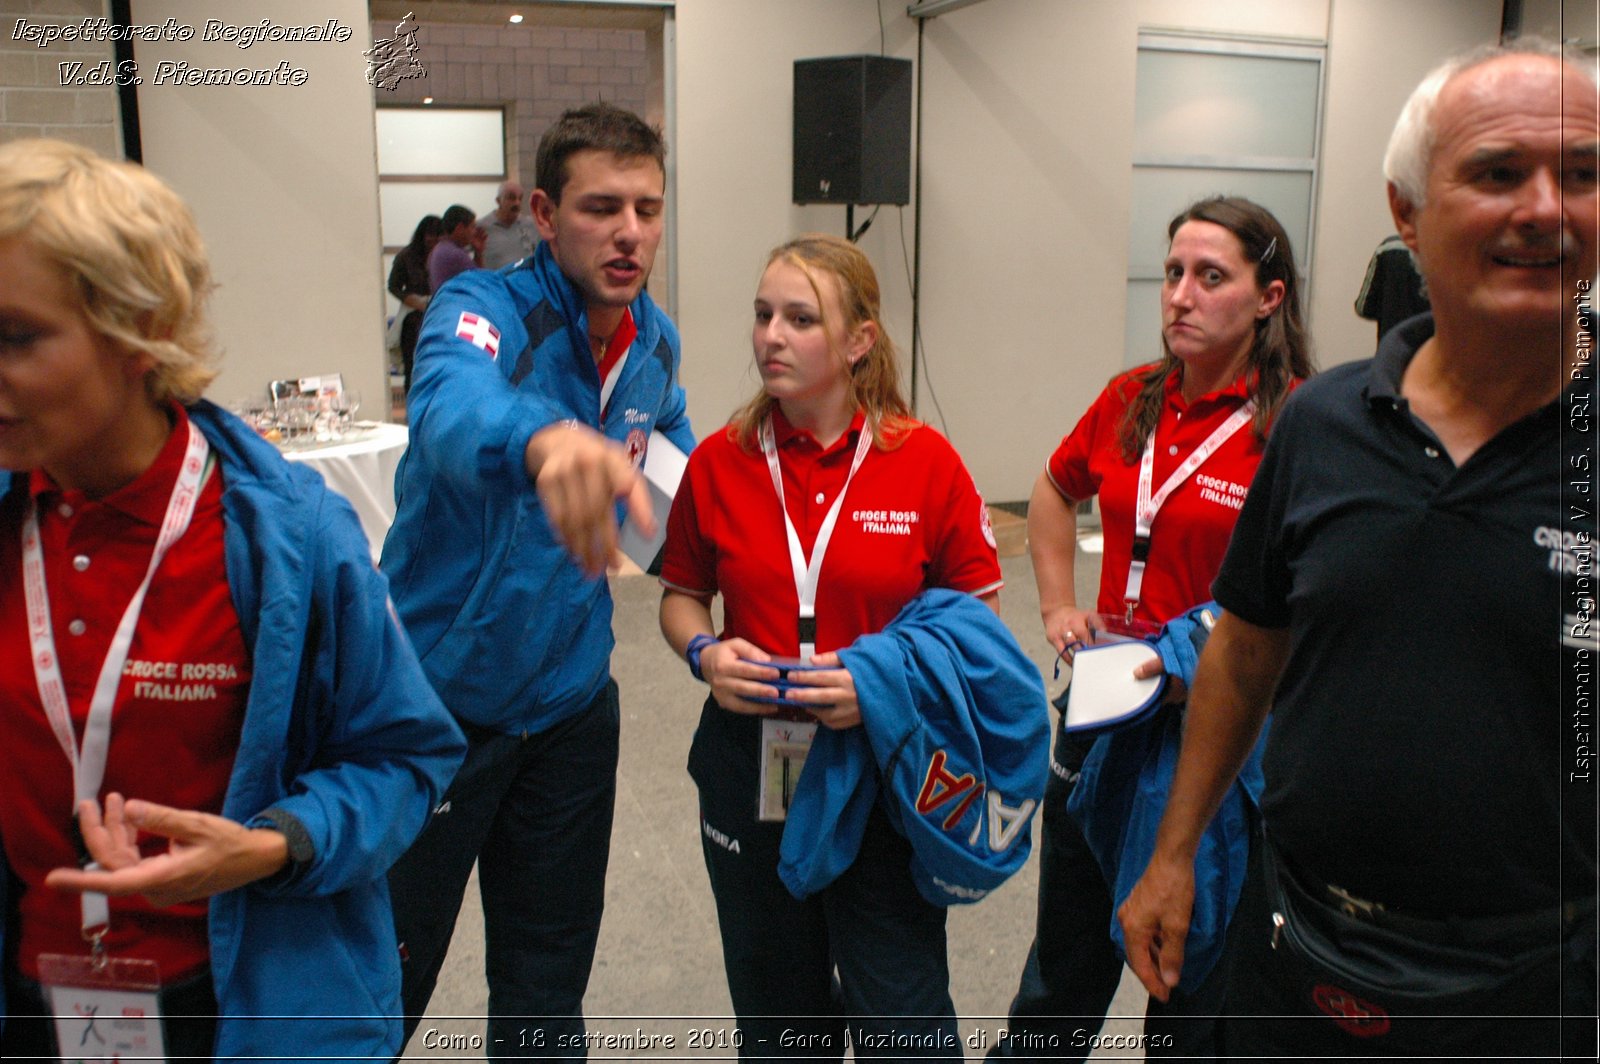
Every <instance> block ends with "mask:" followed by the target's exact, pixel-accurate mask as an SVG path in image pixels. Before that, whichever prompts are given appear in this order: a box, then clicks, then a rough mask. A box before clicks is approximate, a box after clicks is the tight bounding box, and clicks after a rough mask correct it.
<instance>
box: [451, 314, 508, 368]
mask: <svg viewBox="0 0 1600 1064" xmlns="http://www.w3.org/2000/svg"><path fill="white" fill-rule="evenodd" d="M456 336H457V338H458V339H462V340H465V341H467V343H469V344H471V345H472V346H473V347H478V348H482V349H483V350H484V351H486V352H488V354H489V357H490V358H496V357H498V356H499V354H500V330H499V329H496V328H495V327H494V326H493V325H491V324H489V319H488V318H482V317H479V316H478V315H476V314H472V313H469V312H467V311H462V313H461V317H460V318H459V319H458V320H457V321H456Z"/></svg>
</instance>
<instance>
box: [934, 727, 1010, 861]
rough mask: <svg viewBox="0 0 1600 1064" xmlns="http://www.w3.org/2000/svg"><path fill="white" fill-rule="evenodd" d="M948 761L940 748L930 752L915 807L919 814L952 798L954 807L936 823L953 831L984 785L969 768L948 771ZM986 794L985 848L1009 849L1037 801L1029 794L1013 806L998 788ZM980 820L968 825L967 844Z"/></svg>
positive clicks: (976, 835)
mask: <svg viewBox="0 0 1600 1064" xmlns="http://www.w3.org/2000/svg"><path fill="white" fill-rule="evenodd" d="M949 763H950V757H949V755H948V754H947V753H945V751H944V750H942V749H941V750H935V751H934V752H933V757H931V758H930V759H929V760H928V771H927V772H926V773H924V774H923V777H922V790H921V791H920V792H918V794H917V804H916V810H917V813H918V815H920V816H931V815H932V814H934V813H936V812H937V811H938V810H939V809H941V808H942V807H944V806H946V805H949V804H950V803H951V802H954V803H955V807H954V808H953V809H951V810H950V812H949V814H948V815H946V816H945V818H944V822H943V823H942V824H940V825H939V826H940V828H942V829H943V830H945V831H954V830H955V829H956V826H957V825H958V824H960V823H961V818H962V817H964V816H966V815H967V810H968V809H970V808H972V803H974V802H975V801H977V800H978V798H979V796H981V795H982V794H983V793H984V791H985V789H986V788H985V786H984V784H982V783H980V782H978V778H977V777H976V776H974V775H973V774H972V773H970V772H967V773H963V774H962V775H960V776H957V775H955V774H954V773H952V772H951V771H950V770H949V769H948V768H947V767H946V766H947V765H948V764H949ZM988 796H989V797H988V807H987V811H988V814H989V815H988V817H987V820H988V823H989V849H990V850H992V851H994V852H995V853H1003V852H1004V851H1006V850H1008V849H1010V848H1011V844H1012V843H1014V842H1016V841H1017V838H1018V837H1019V836H1020V835H1021V834H1022V831H1023V828H1024V827H1025V826H1026V825H1027V823H1028V818H1029V817H1031V816H1032V815H1033V810H1034V807H1035V806H1036V805H1037V804H1038V803H1037V802H1036V801H1035V800H1034V799H1032V798H1029V799H1028V800H1027V801H1025V802H1023V803H1022V804H1021V805H1019V806H1015V807H1013V806H1008V805H1006V804H1005V799H1004V798H1002V797H1001V795H1000V792H998V791H995V790H989V792H988ZM984 820H985V818H984V817H982V816H980V817H979V818H978V821H977V823H975V824H973V825H972V835H971V837H970V838H969V839H968V844H969V845H973V846H976V845H977V844H978V838H979V832H981V831H982V829H983V824H984Z"/></svg>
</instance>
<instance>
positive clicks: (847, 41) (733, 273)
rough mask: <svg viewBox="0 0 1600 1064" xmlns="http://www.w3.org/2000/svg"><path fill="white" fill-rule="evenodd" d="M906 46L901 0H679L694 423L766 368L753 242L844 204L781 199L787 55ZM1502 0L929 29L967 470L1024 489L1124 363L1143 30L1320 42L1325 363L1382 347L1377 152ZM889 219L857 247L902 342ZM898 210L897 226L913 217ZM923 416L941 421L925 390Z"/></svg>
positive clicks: (1320, 329) (1018, 495)
mask: <svg viewBox="0 0 1600 1064" xmlns="http://www.w3.org/2000/svg"><path fill="white" fill-rule="evenodd" d="M875 6H877V7H881V9H882V14H883V18H884V21H885V24H886V28H887V38H888V50H889V54H891V55H899V56H903V57H912V56H914V55H915V48H916V43H915V37H916V30H915V25H914V23H913V22H912V21H911V20H909V19H907V18H906V17H905V4H904V3H901V2H899V0H878V3H877V4H876V5H875V3H874V0H814V2H808V3H805V4H795V3H791V2H789V0H679V4H678V15H677V18H678V56H677V60H678V70H679V78H680V91H679V96H678V140H679V143H678V144H677V145H675V146H674V150H675V151H676V152H677V159H678V165H679V167H680V172H679V176H680V182H679V189H680V192H679V201H678V211H679V214H678V220H679V226H680V233H681V237H680V239H681V241H682V243H681V246H680V253H679V272H680V275H681V281H682V288H681V295H680V303H679V311H680V319H681V320H680V324H681V325H682V327H683V332H684V338H685V345H684V350H685V371H684V379H685V381H686V383H687V384H688V386H689V394H690V411H691V414H692V415H693V417H694V418H695V423H696V428H697V430H698V431H699V432H701V433H702V434H704V433H705V432H707V431H710V430H711V429H712V428H713V427H715V426H716V425H718V424H720V423H721V422H722V420H723V419H724V418H725V417H726V415H727V413H728V412H729V411H730V410H731V409H732V408H733V407H734V406H735V405H736V404H737V403H738V402H739V401H740V400H741V399H742V398H744V397H745V396H746V395H748V394H749V392H750V390H751V389H752V388H753V387H754V379H753V376H752V375H751V374H749V373H748V371H747V370H746V369H745V368H744V367H745V366H746V365H747V364H748V362H749V355H748V343H747V341H746V338H745V333H746V329H747V326H748V320H749V310H748V308H749V299H750V295H751V293H752V291H753V288H754V283H755V275H756V271H757V270H758V269H759V268H760V265H761V262H762V256H763V253H764V251H765V250H766V249H767V248H768V247H770V246H771V245H772V244H773V243H775V242H777V241H778V240H779V239H781V238H782V237H783V236H785V235H788V234H789V233H791V232H796V231H799V230H801V229H805V228H825V229H830V230H832V231H835V232H837V231H840V229H841V227H842V225H841V223H842V219H840V217H839V215H840V214H842V211H841V210H839V209H838V208H814V207H813V208H796V207H792V206H790V205H789V203H788V198H789V176H790V160H789V156H790V147H789V137H790V99H789V86H790V79H791V76H792V69H791V68H792V62H793V60H794V59H796V58H801V57H806V56H816V55H834V54H848V53H852V52H864V51H873V52H875V51H877V45H878V25H877V17H878V15H877V12H876V11H875V10H874V8H875ZM1500 9H1501V3H1500V0H1406V2H1405V3H1395V2H1393V0H1248V2H1240V0H1138V2H1137V3H1131V4H1130V3H1127V2H1126V0H986V2H984V3H980V4H976V5H973V6H970V7H967V8H963V9H961V10H959V11H955V12H953V13H951V14H948V15H944V16H941V17H939V18H937V19H933V20H931V21H929V23H928V25H927V27H926V37H925V41H924V69H923V71H922V77H923V91H924V93H925V94H926V101H925V106H924V109H923V123H924V125H923V130H922V137H923V140H922V147H923V192H922V195H923V214H922V217H923V248H922V255H923V277H922V282H923V306H922V328H923V337H924V346H925V351H926V354H927V369H928V374H927V377H928V378H929V379H931V381H932V384H933V386H934V388H935V389H936V393H937V396H938V399H939V400H940V406H942V408H943V414H944V418H943V421H944V424H945V426H946V427H947V429H948V431H949V434H950V436H951V438H952V439H953V440H954V441H955V444H956V446H957V447H958V448H959V449H960V451H961V452H962V455H963V456H964V457H965V458H966V460H967V464H968V465H969V467H971V469H972V471H973V474H974V475H975V476H976V478H977V480H978V485H979V487H980V488H981V489H982V490H983V492H984V493H985V495H986V496H988V497H989V498H991V499H996V500H1013V499H1022V498H1026V497H1027V494H1028V491H1029V488H1030V487H1031V485H1032V482H1033V480H1034V478H1035V477H1036V476H1037V472H1038V470H1039V469H1040V468H1041V466H1042V464H1043V462H1044V459H1045V456H1046V455H1047V454H1048V453H1049V451H1050V450H1051V448H1052V447H1053V446H1054V445H1055V443H1056V441H1057V440H1059V439H1060V437H1061V436H1062V434H1064V433H1065V432H1066V431H1068V430H1069V429H1070V428H1071V427H1072V424H1073V423H1074V422H1075V420H1076V419H1077V417H1078V416H1079V415H1080V414H1081V413H1082V411H1083V410H1084V409H1085V408H1087V406H1088V405H1089V403H1090V401H1091V400H1092V399H1093V398H1094V396H1095V395H1096V394H1097V393H1098V391H1099V390H1100V388H1101V387H1102V386H1103V385H1104V383H1105V381H1106V380H1107V379H1108V378H1109V377H1110V376H1111V375H1112V374H1113V373H1114V372H1115V371H1116V369H1117V367H1118V366H1119V365H1120V362H1121V351H1122V330H1123V304H1124V278H1125V276H1126V255H1127V251H1126V246H1127V226H1128V210H1129V200H1130V192H1129V184H1130V175H1131V170H1132V133H1131V125H1132V117H1133V92H1134V79H1135V48H1136V42H1137V34H1138V30H1139V28H1140V26H1141V25H1143V26H1151V27H1162V28H1174V27H1178V28H1191V29H1205V30H1210V31H1218V32H1232V33H1245V34H1254V35H1268V36H1291V37H1302V38H1313V39H1321V40H1326V41H1327V42H1328V45H1329V48H1328V53H1329V65H1328V82H1327V98H1326V112H1325V126H1324V139H1323V145H1322V158H1323V170H1322V178H1321V186H1320V202H1319V204H1318V217H1317V221H1318V232H1317V237H1316V252H1315V254H1316V257H1315V261H1314V262H1313V263H1312V264H1311V265H1312V266H1313V267H1314V270H1313V273H1314V274H1315V282H1314V283H1315V293H1314V299H1313V300H1312V303H1311V306H1310V314H1311V322H1312V328H1313V331H1314V334H1315V337H1316V341H1317V344H1318V349H1319V352H1320V359H1321V362H1322V364H1323V365H1331V364H1333V363H1336V362H1341V361H1346V360H1348V359H1351V358H1357V357H1364V356H1365V355H1367V354H1370V348H1371V343H1372V336H1373V330H1372V326H1371V325H1370V324H1368V323H1366V322H1362V321H1360V320H1359V319H1357V318H1356V317H1355V315H1354V312H1353V310H1352V309H1351V304H1352V302H1353V300H1354V298H1355V293H1356V289H1357V288H1358V287H1359V285H1360V282H1361V277H1362V274H1363V272H1364V270H1365V267H1366V262H1367V258H1368V256H1369V255H1370V253H1371V251H1372V248H1373V247H1374V246H1375V245H1376V244H1377V242H1378V240H1379V239H1381V238H1382V237H1383V236H1384V235H1385V234H1386V233H1387V232H1388V231H1389V227H1390V223H1389V219H1388V210H1387V207H1386V205H1385V203H1384V198H1383V184H1382V179H1381V177H1380V176H1379V174H1380V170H1379V162H1380V160H1381V157H1382V152H1383V146H1384V143H1385V141H1386V140H1387V137H1388V131H1389V128H1390V126H1391V125H1392V124H1393V121H1394V117H1395V115H1396V114H1397V113H1398V111H1399V108H1400V104H1401V103H1402V102H1403V100H1404V98H1405V96H1406V94H1407V93H1408V92H1409V91H1410V89H1411V87H1412V86H1413V85H1414V84H1415V83H1416V81H1417V80H1418V79H1419V78H1420V76H1421V74H1422V73H1423V72H1424V71H1425V70H1426V69H1427V68H1428V67H1430V66H1432V65H1433V63H1434V62H1436V61H1437V60H1438V59H1440V58H1442V57H1443V56H1445V55H1448V54H1450V53H1451V52H1454V51H1457V50H1459V49H1460V48H1461V47H1464V46H1467V45H1470V44H1474V43H1478V42H1480V41H1488V40H1492V39H1494V37H1495V35H1496V33H1497V31H1498V28H1499V20H1500ZM895 213H896V212H894V211H893V210H892V209H889V208H886V209H885V211H884V213H883V214H882V215H880V216H879V221H878V223H877V225H876V226H875V227H874V229H873V231H872V232H870V233H869V234H868V235H867V237H866V239H865V240H864V241H863V246H864V247H865V248H866V250H867V251H868V253H869V254H870V255H871V256H872V259H873V261H874V263H875V264H876V265H877V266H878V270H879V274H880V277H881V278H882V279H883V281H884V284H885V288H886V290H887V293H888V296H887V298H886V305H887V307H888V309H889V315H890V316H889V323H890V327H891V330H892V331H893V332H894V334H895V336H896V337H897V339H899V340H900V341H901V343H902V345H905V344H907V343H908V342H909V340H910V333H909V320H908V317H907V316H906V315H907V314H908V312H907V311H905V310H904V309H903V308H904V304H903V300H904V297H905V292H906V288H905V282H904V280H903V278H902V276H901V275H902V273H903V268H902V267H901V265H900V248H899V241H898V233H897V229H896V227H895V225H894V221H895V219H894V214H895ZM905 214H906V216H907V218H906V223H907V243H908V246H909V244H910V241H911V239H912V234H911V233H910V231H909V230H910V215H911V210H910V208H907V209H906V211H905ZM919 410H920V413H921V414H922V416H923V417H924V418H926V419H928V420H932V421H934V422H935V423H936V424H937V423H938V421H939V417H938V412H937V410H936V409H935V406H934V404H933V403H932V402H931V401H930V393H929V392H928V390H927V389H926V388H923V389H920V402H919Z"/></svg>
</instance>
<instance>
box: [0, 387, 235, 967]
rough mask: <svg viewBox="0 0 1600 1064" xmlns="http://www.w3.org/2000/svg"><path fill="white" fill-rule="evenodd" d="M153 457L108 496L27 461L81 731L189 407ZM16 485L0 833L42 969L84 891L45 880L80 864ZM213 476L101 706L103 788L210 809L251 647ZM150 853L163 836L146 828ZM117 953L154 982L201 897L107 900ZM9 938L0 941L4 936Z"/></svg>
mask: <svg viewBox="0 0 1600 1064" xmlns="http://www.w3.org/2000/svg"><path fill="white" fill-rule="evenodd" d="M173 409H174V411H175V414H174V417H175V421H176V423H175V425H174V428H173V432H172V433H171V435H170V436H169V437H168V439H167V442H166V445H165V446H164V447H163V448H162V450H161V453H160V454H159V455H158V456H157V457H156V460H155V462H154V463H153V464H152V465H151V466H150V468H149V469H147V470H146V471H145V472H144V473H143V474H141V475H140V476H139V477H138V478H137V479H136V480H134V481H133V483H131V484H128V485H127V486H125V487H123V488H121V489H119V490H117V491H115V492H112V493H111V494H110V495H107V496H106V497H105V498H103V499H90V498H88V497H87V496H85V495H84V494H83V493H82V492H79V491H63V490H61V489H60V488H59V487H57V486H56V485H55V483H54V482H53V481H52V480H51V479H50V477H49V476H48V475H47V474H45V473H43V472H40V471H35V472H34V474H33V476H32V481H31V484H30V487H29V494H31V496H32V497H33V498H34V499H35V500H36V501H37V505H38V514H39V534H40V538H41V540H42V541H43V547H44V565H45V582H46V586H47V588H48V593H49V598H50V617H51V622H52V625H53V627H54V631H55V640H56V652H57V656H58V658H59V659H60V662H61V675H62V680H63V682H64V684H65V685H66V690H67V700H68V703H69V707H70V709H71V713H72V720H73V723H74V725H75V727H76V729H77V734H78V736H79V737H80V738H81V736H82V734H83V725H84V720H85V719H86V718H87V716H88V712H89V701H90V698H91V697H92V695H93V691H94V685H95V681H96V680H97V679H98V677H99V675H100V668H101V665H102V664H103V663H104V661H105V657H106V653H107V651H108V650H109V649H110V646H111V639H112V636H113V634H114V633H115V631H116V627H117V623H118V621H120V620H121V618H122V613H123V611H124V610H125V609H126V608H127V605H128V602H129V601H130V600H131V599H132V597H133V593H134V591H135V589H136V588H137V587H138V586H139V583H140V581H141V580H143V579H144V573H145V569H146V568H147V567H148V566H149V564H150V554H151V551H152V550H154V548H155V542H156V536H157V534H158V532H159V531H160V526H161V521H162V518H163V516H164V515H165V513H166V509H167V501H168V499H169V497H170V496H171V493H172V485H173V483H174V482H175V481H176V480H177V476H178V469H179V467H180V465H181V464H182V460H183V455H184V450H185V447H186V445H187V443H188V428H187V425H188V415H187V414H185V413H184V412H183V411H182V409H181V408H178V407H176V406H174V408H173ZM25 503H26V499H25V498H24V497H23V493H21V492H13V493H11V495H10V496H9V497H8V498H7V499H6V501H5V503H4V505H3V507H0V574H6V575H0V734H3V735H4V736H5V741H4V743H3V744H0V840H3V842H4V846H5V857H6V863H7V864H8V865H9V866H10V870H11V873H12V874H13V875H15V876H17V877H18V878H19V879H20V880H21V881H22V892H21V897H20V898H16V899H13V900H14V901H15V902H16V903H17V905H18V907H19V909H20V912H21V934H20V939H19V942H18V943H17V947H18V955H17V958H18V963H19V965H20V967H21V969H22V971H23V972H24V973H25V974H26V975H28V976H29V977H30V978H37V977H38V964H37V961H38V956H39V954H40V953H69V954H84V953H87V952H88V946H87V945H86V944H85V943H84V941H83V938H82V934H81V925H82V910H81V908H80V905H79V900H78V895H76V894H67V893H63V892H60V891H56V890H52V889H50V888H48V887H45V886H44V884H43V880H44V876H45V873H47V872H49V871H50V870H51V869H52V868H58V867H62V866H71V865H75V864H77V854H76V851H75V849H74V847H73V843H72V836H71V835H70V834H69V821H70V814H71V811H72V807H73V801H72V770H71V767H70V765H69V764H68V762H67V757H66V754H65V753H64V752H63V751H62V749H61V746H60V744H59V743H58V742H57V740H56V737H55V733H54V732H53V731H52V730H51V728H50V723H49V720H48V718H47V717H46V716H45V712H44V705H43V702H42V701H41V700H40V697H39V689H38V684H37V682H36V681H35V678H34V672H33V667H32V665H31V663H30V661H29V653H28V646H29V644H28V631H27V612H26V604H25V601H24V599H23V591H22V580H21V573H22V548H21V529H22V520H23V516H24V513H25V506H24V504H25ZM222 539H223V514H222V476H221V470H220V468H217V467H215V466H213V468H212V469H211V471H210V473H209V475H208V477H207V480H206V482H205V483H204V485H203V486H202V488H201V492H200V498H199V501H198V504H197V506H196V508H195V513H194V518H193V520H192V522H191V524H190V526H189V529H188V531H187V532H185V533H184V535H183V538H181V539H180V540H178V541H177V542H176V543H174V544H173V545H172V549H171V550H169V551H168V552H167V556H166V557H165V558H164V559H163V560H162V562H161V566H160V568H158V569H157V570H156V574H155V578H154V580H152V581H151V585H150V590H149V594H148V596H147V598H146V599H145V604H144V609H143V611H142V612H141V614H140V617H139V624H138V627H137V629H136V630H135V632H134V638H133V645H132V647H131V648H130V650H129V653H128V660H127V664H126V665H125V666H124V668H123V679H122V686H121V689H120V691H119V693H118V696H117V702H116V705H115V708H114V709H113V711H112V719H111V742H110V747H109V751H108V754H107V758H106V774H105V782H104V785H103V787H102V789H101V794H102V796H104V795H105V794H107V793H109V792H111V791H117V792H120V793H121V794H123V795H125V796H127V797H130V798H144V799H148V800H150V801H154V802H159V803H161V804H163V805H171V806H175V807H177V808H179V809H199V810H203V811H205V812H210V813H217V812H220V811H221V809H222V799H223V793H224V791H225V790H226V789H227V784H228V776H229V773H230V772H231V771H232V769H233V760H234V753H235V751H236V750H237V749H238V746H239V732H240V728H241V726H242V723H243V720H244V706H245V698H246V694H247V689H248V685H249V681H250V662H249V654H248V652H247V650H246V648H245V644H244V639H243V636H242V635H241V633H240V631H239V618H238V616H237V614H236V613H235V612H234V608H233V601H232V599H231V597H230V595H229V592H228V580H227V573H226V570H225V568H224V564H223V549H222ZM145 845H146V847H147V852H161V851H164V850H165V849H166V840H165V839H149V840H145ZM105 942H106V945H107V947H108V949H109V950H110V951H111V953H112V954H114V955H118V956H128V957H143V958H150V959H154V960H155V961H156V962H157V964H158V965H159V966H160V971H161V977H162V979H163V981H166V982H170V981H174V980H180V979H183V978H185V977H186V976H189V975H191V974H193V973H195V972H197V971H198V970H200V969H201V968H203V967H204V965H205V963H206V960H207V957H208V956H209V950H208V948H207V945H206V903H205V902H204V901H199V902H193V903H190V904H186V905H175V906H171V907H168V908H165V909H154V908H152V907H151V906H150V905H148V904H147V903H145V902H144V901H143V900H142V899H139V898H112V899H111V928H110V931H109V932H108V934H107V935H106V939H105ZM8 945H9V943H8Z"/></svg>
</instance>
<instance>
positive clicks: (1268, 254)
mask: <svg viewBox="0 0 1600 1064" xmlns="http://www.w3.org/2000/svg"><path fill="white" fill-rule="evenodd" d="M1277 250H1278V238H1277V237H1273V238H1272V243H1270V244H1268V245H1267V250H1265V251H1263V252H1262V253H1261V259H1260V261H1261V263H1262V264H1263V265H1265V264H1266V263H1269V262H1271V261H1272V256H1273V255H1274V254H1276V253H1277Z"/></svg>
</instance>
